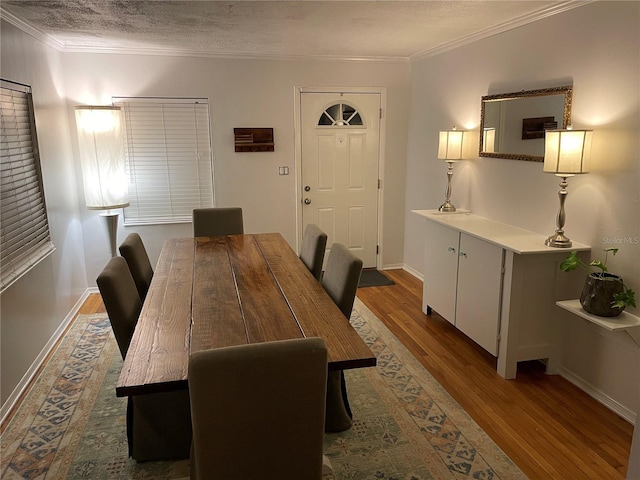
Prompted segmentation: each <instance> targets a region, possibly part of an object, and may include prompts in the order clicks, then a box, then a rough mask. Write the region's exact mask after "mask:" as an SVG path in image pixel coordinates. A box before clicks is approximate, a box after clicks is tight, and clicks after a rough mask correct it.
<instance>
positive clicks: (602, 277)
mask: <svg viewBox="0 0 640 480" xmlns="http://www.w3.org/2000/svg"><path fill="white" fill-rule="evenodd" d="M604 252H605V254H604V262H601V261H600V260H593V261H592V262H591V263H590V264H589V265H587V264H586V263H584V262H583V261H582V260H580V259H579V258H578V252H576V251H573V252H571V254H570V255H569V257H567V259H566V260H564V261H563V262H562V263H561V264H560V269H561V270H562V271H563V272H571V271H573V270H575V269H576V268H578V267H580V268H583V269H585V270H586V271H587V272H589V275H588V276H587V278H586V281H585V284H584V288H583V289H582V294H581V295H580V305H582V308H584V309H585V310H586V311H587V312H589V313H591V314H593V315H598V316H601V317H615V316H618V315H620V314H621V313H622V311H623V310H624V309H625V307H626V306H631V307H635V306H636V299H635V292H634V291H633V290H631V289H630V288H627V287H626V286H625V284H624V282H623V281H622V278H620V277H619V276H618V275H614V274H612V273H608V271H607V256H608V255H609V253H611V254H612V255H615V254H616V253H618V249H617V248H605V249H604Z"/></svg>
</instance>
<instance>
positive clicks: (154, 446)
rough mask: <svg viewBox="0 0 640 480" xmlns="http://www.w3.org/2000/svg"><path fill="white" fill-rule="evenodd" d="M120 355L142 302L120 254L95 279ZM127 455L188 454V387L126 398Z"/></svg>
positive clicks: (161, 457) (124, 351) (148, 457)
mask: <svg viewBox="0 0 640 480" xmlns="http://www.w3.org/2000/svg"><path fill="white" fill-rule="evenodd" d="M96 283H97V284H98V289H99V290H100V295H101V296H102V301H103V303H104V306H105V309H106V310H107V315H108V317H109V321H110V322H111V328H112V330H113V334H114V336H115V337H116V342H117V343H118V348H119V349H120V355H121V356H122V359H123V360H124V358H125V357H126V356H127V351H128V350H129V345H130V344H131V339H132V338H133V333H134V331H135V328H136V324H137V323H138V317H139V315H140V310H141V309H142V302H141V300H140V296H139V295H138V289H137V288H136V284H135V282H134V280H133V276H132V275H131V271H130V270H129V266H128V265H127V262H126V260H125V259H124V258H122V257H113V258H111V260H109V262H108V263H107V265H106V266H105V267H104V269H103V270H102V272H100V274H99V275H98V278H97V279H96ZM127 441H128V444H129V456H130V457H132V458H134V459H135V460H137V461H139V462H142V461H148V460H169V459H175V460H180V459H186V458H189V450H190V445H191V413H190V410H189V391H188V390H187V389H184V390H178V391H175V392H166V393H164V392H163V393H154V394H149V395H139V396H130V397H129V398H128V399H127Z"/></svg>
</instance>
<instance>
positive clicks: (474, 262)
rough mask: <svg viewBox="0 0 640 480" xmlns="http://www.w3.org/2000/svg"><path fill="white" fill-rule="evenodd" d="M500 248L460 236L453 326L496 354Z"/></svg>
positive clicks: (499, 297) (500, 288)
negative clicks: (454, 323) (456, 295)
mask: <svg viewBox="0 0 640 480" xmlns="http://www.w3.org/2000/svg"><path fill="white" fill-rule="evenodd" d="M502 266H503V249H502V248H500V247H498V246H496V245H493V244H491V243H488V242H485V241H483V240H479V239H477V238H475V237H471V236H469V235H466V234H464V233H463V234H461V235H460V254H459V265H458V298H457V303H456V327H457V328H459V329H460V330H461V331H462V332H464V333H465V334H466V335H467V336H468V337H469V338H471V339H472V340H474V341H475V342H476V343H478V345H480V346H481V347H483V348H484V349H485V350H487V351H488V352H489V353H491V354H492V355H494V356H497V355H498V332H499V327H500V302H501V294H502V270H503V268H502Z"/></svg>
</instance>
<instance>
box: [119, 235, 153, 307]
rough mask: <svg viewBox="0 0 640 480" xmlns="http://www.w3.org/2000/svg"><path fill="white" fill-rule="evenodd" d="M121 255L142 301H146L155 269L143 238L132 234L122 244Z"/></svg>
mask: <svg viewBox="0 0 640 480" xmlns="http://www.w3.org/2000/svg"><path fill="white" fill-rule="evenodd" d="M119 250H120V255H122V257H123V258H124V259H125V260H126V261H127V265H129V270H130V271H131V276H132V277H133V281H134V282H135V283H136V288H137V289H138V295H140V300H141V301H142V302H143V303H144V299H145V298H146V296H147V292H148V291H149V285H151V280H152V279H153V267H152V266H151V262H150V261H149V255H148V254H147V249H146V248H145V247H144V243H143V242H142V238H140V235H138V234H137V233H135V232H134V233H130V234H129V235H127V238H125V239H124V241H123V242H122V243H121V244H120V247H119Z"/></svg>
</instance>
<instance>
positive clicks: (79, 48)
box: [0, 0, 596, 63]
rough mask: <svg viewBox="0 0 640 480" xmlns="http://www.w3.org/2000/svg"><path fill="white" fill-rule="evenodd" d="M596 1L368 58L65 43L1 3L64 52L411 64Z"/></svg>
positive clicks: (9, 17) (18, 23)
mask: <svg viewBox="0 0 640 480" xmlns="http://www.w3.org/2000/svg"><path fill="white" fill-rule="evenodd" d="M594 1H596V0H568V1H566V2H562V3H558V4H556V5H553V6H551V7H547V8H544V9H542V10H540V11H537V12H533V13H530V14H527V15H523V16H521V17H518V18H515V19H513V20H510V21H508V22H505V23H502V24H500V25H496V26H494V27H491V28H488V29H485V30H481V31H479V32H477V33H474V34H471V35H467V36H464V37H461V38H459V39H456V40H454V41H452V42H447V43H443V44H441V45H438V46H437V47H434V48H430V49H428V50H425V51H423V52H420V53H417V54H415V55H411V56H408V57H396V56H393V57H369V56H339V55H286V54H244V53H222V52H215V51H207V50H202V51H199V50H188V49H176V48H161V47H137V48H136V47H126V48H125V47H97V46H83V45H72V44H65V43H63V42H60V41H58V40H56V39H55V38H53V37H52V36H50V35H48V34H46V33H45V32H43V31H41V30H39V29H38V28H36V27H34V26H33V25H31V24H29V23H27V22H25V21H24V20H21V19H20V18H18V17H16V16H15V15H13V14H12V13H10V12H7V11H6V10H4V9H3V8H2V7H1V6H0V18H2V20H5V21H7V22H8V23H10V24H11V25H13V26H15V27H17V28H18V29H20V30H22V31H23V32H25V33H26V34H28V35H30V36H32V37H34V38H35V39H37V40H40V41H41V42H43V43H44V44H46V45H48V46H49V47H51V48H53V49H55V50H57V51H59V52H62V53H94V54H118V55H158V56H170V57H206V58H218V59H225V60H276V61H301V62H304V61H314V62H317V61H326V62H364V63H412V62H415V61H419V60H423V59H425V58H429V57H433V56H436V55H439V54H441V53H444V52H447V51H449V50H453V49H456V48H459V47H462V46H464V45H468V44H470V43H473V42H477V41H479V40H482V39H485V38H489V37H492V36H494V35H498V34H500V33H503V32H506V31H508V30H512V29H514V28H518V27H521V26H523V25H527V24H529V23H533V22H536V21H538V20H542V19H544V18H547V17H550V16H552V15H556V14H558V13H562V12H565V11H567V10H571V9H574V8H578V7H581V6H584V5H587V4H589V3H592V2H594Z"/></svg>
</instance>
